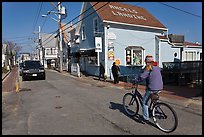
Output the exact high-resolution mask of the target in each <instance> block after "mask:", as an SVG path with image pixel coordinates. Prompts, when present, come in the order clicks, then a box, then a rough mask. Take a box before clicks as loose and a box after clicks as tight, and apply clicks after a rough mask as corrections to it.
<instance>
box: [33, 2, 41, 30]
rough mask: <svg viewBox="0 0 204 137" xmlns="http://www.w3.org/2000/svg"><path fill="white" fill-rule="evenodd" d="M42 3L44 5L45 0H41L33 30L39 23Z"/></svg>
mask: <svg viewBox="0 0 204 137" xmlns="http://www.w3.org/2000/svg"><path fill="white" fill-rule="evenodd" d="M42 5H43V2H41V5H40V8H39V10H38V14H36V15H37V16H36V18H35V20H34V27H33V32H34V30H35V27H36V25H37V22H38V18H39V16H40V12H41V10H42Z"/></svg>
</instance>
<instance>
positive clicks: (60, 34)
mask: <svg viewBox="0 0 204 137" xmlns="http://www.w3.org/2000/svg"><path fill="white" fill-rule="evenodd" d="M60 3H61V2H58V18H59V48H58V51H59V52H58V53H59V56H60V61H59V71H60V72H62V63H63V53H62V29H61V4H60Z"/></svg>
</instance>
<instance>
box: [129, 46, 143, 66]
mask: <svg viewBox="0 0 204 137" xmlns="http://www.w3.org/2000/svg"><path fill="white" fill-rule="evenodd" d="M143 56H144V48H142V47H140V46H129V47H127V48H126V65H136V66H141V65H143Z"/></svg>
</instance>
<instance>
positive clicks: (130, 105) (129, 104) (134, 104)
mask: <svg viewBox="0 0 204 137" xmlns="http://www.w3.org/2000/svg"><path fill="white" fill-rule="evenodd" d="M123 108H124V109H125V112H126V113H127V114H128V115H130V116H135V115H136V114H137V113H138V111H139V104H138V101H137V99H136V97H134V95H133V94H131V93H126V94H125V95H124V96H123Z"/></svg>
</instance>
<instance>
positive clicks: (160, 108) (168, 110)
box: [123, 82, 178, 133]
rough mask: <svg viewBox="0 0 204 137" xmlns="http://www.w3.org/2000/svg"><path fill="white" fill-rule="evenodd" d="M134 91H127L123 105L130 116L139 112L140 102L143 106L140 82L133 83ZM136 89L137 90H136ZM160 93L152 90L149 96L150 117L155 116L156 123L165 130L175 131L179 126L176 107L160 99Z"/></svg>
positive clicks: (168, 131) (167, 131)
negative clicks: (139, 87)
mask: <svg viewBox="0 0 204 137" xmlns="http://www.w3.org/2000/svg"><path fill="white" fill-rule="evenodd" d="M132 89H133V90H132V93H126V94H125V95H124V96H123V107H124V109H125V112H126V113H127V114H128V115H129V116H136V115H137V114H138V112H139V103H138V100H139V102H140V106H141V107H142V106H143V105H142V98H143V97H142V95H141V93H140V92H139V91H138V83H136V82H135V83H134V82H133V83H132ZM134 89H135V90H134ZM159 93H160V91H158V92H157V93H153V92H151V94H150V97H149V98H148V106H149V117H150V118H153V122H154V124H155V125H156V126H157V127H158V128H159V129H160V130H161V131H163V132H166V133H170V132H173V131H174V130H175V129H176V128H177V126H178V118H177V114H176V112H175V111H174V109H173V108H172V107H171V106H170V105H168V104H166V103H164V102H161V101H159Z"/></svg>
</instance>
